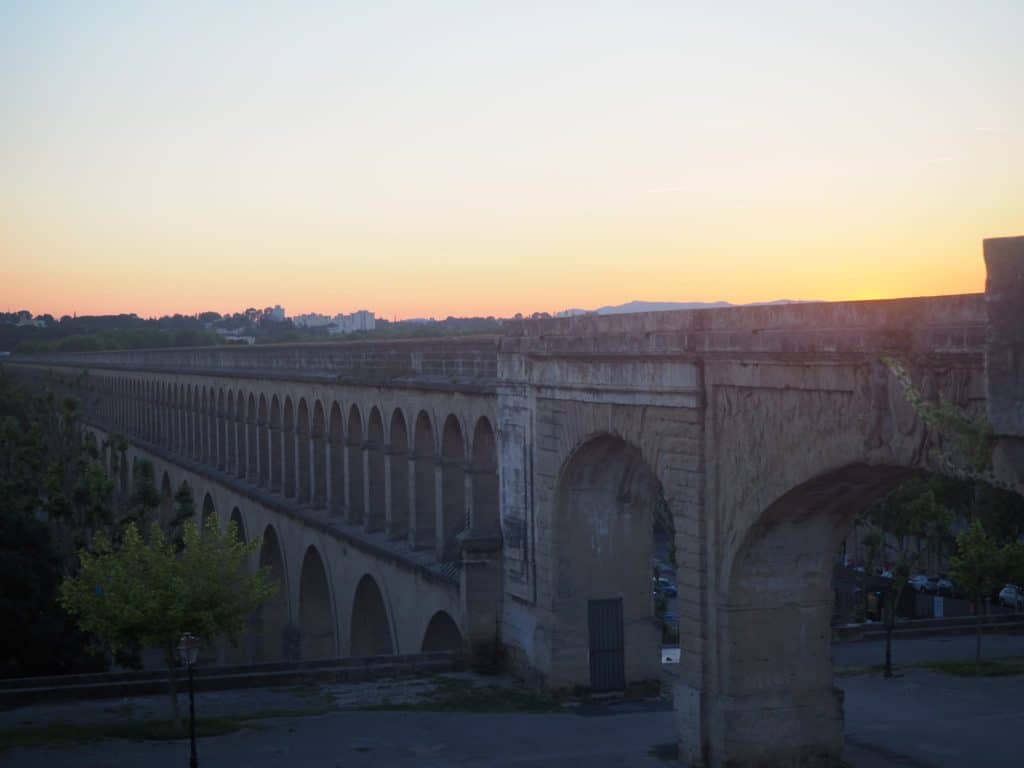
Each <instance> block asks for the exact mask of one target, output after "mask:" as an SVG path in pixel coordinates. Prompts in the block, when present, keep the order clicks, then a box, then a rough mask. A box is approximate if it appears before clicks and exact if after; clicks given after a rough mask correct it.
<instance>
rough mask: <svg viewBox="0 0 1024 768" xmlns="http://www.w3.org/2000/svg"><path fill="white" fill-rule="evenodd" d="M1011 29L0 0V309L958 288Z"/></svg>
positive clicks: (647, 11) (839, 17) (898, 9)
mask: <svg viewBox="0 0 1024 768" xmlns="http://www.w3.org/2000/svg"><path fill="white" fill-rule="evenodd" d="M726 5H728V10H721V9H717V7H718V6H726ZM298 6H303V7H304V8H303V9H302V10H296V8H297V7H298ZM712 6H715V8H716V9H712ZM1022 41H1024V3H1022V2H1021V0H1008V1H1007V2H977V1H976V2H963V3H942V2H897V3H893V2H891V0H890V1H889V2H878V3H868V2H858V3H814V4H782V3H749V4H741V3H735V4H733V3H729V4H726V3H715V4H712V3H704V2H702V3H687V2H681V1H678V0H677V1H676V2H664V3H657V2H640V1H639V0H638V1H635V2H619V3H606V2H599V1H597V0H587V1H586V2H557V3H556V2H550V0H548V1H547V2H537V3H531V2H505V3H497V2H494V3H485V2H475V3H472V2H462V3H449V2H441V1H440V0H433V1H432V2H417V3H413V2H384V1H383V0H373V1H372V2H371V1H370V0H364V1H362V2H332V3H323V4H307V3H284V2H281V3H259V2H254V3H237V2H230V3H218V2H190V1H189V0H176V1H175V2H167V3H143V2H139V3H110V4H107V3H101V2H88V1H83V2H44V1H42V0H40V1H38V2H36V1H29V0H25V1H24V2H13V1H12V0H0V257H2V258H0V265H2V275H0V309H2V310H15V309H22V308H27V309H30V310H32V311H33V312H36V313H42V312H50V313H53V314H55V315H60V314H65V313H68V314H70V313H72V312H77V313H78V314H99V313H114V312H136V313H138V314H140V315H143V316H150V315H159V314H164V313H173V312H183V313H192V312H196V311H202V310H211V309H212V310H216V311H221V312H224V311H233V310H238V309H243V308H245V307H247V306H256V307H263V306H267V305H272V304H277V303H279V304H281V305H283V306H285V307H286V308H287V310H288V312H289V314H297V313H300V312H310V311H319V312H328V313H332V314H333V313H335V312H339V311H345V312H349V311H352V310H354V309H358V308H366V309H371V310H373V311H375V312H377V314H378V315H380V316H384V317H387V318H391V317H393V316H397V317H398V318H402V317H415V316H440V317H443V316H447V315H449V314H455V315H478V314H482V315H492V314H493V315H499V316H505V315H511V314H514V313H515V312H524V313H528V312H534V311H552V312H553V311H557V310H560V309H564V308H567V307H583V308H594V307H597V306H600V305H604V304H618V303H622V302H625V301H629V300H632V299H644V300H652V301H653V300H660V301H713V300H727V301H733V302H748V301H762V300H773V299H781V298H788V299H854V298H878V297H892V296H908V295H925V294H944V293H961V292H973V291H980V290H983V287H984V266H983V263H982V258H981V240H982V238H985V237H994V236H1003V235H1016V234H1024V43H1022Z"/></svg>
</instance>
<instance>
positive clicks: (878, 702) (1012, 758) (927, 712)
mask: <svg viewBox="0 0 1024 768" xmlns="http://www.w3.org/2000/svg"><path fill="white" fill-rule="evenodd" d="M984 642H985V647H986V649H987V652H989V653H990V655H991V656H993V657H994V656H997V655H1001V656H1010V655H1024V637H1021V636H993V637H986V638H985V640H984ZM972 643H973V638H972V637H945V638H914V639H907V640H901V641H900V642H899V643H898V645H897V647H898V649H899V651H898V656H897V658H898V659H899V660H900V661H902V663H911V662H912V661H925V660H934V659H940V658H941V659H949V658H965V657H967V658H969V657H970V656H971V654H972V653H973V648H974V646H973V644H972ZM881 649H882V645H881V644H880V643H876V642H870V643H849V644H844V645H840V646H836V647H835V648H834V649H833V652H834V654H835V656H836V659H837V664H838V665H839V666H844V667H847V668H849V667H865V666H868V665H871V664H876V663H878V660H880V659H881V655H880V653H881ZM417 684H419V683H417ZM417 684H406V683H403V684H399V683H394V685H395V686H399V685H401V686H404V687H406V688H409V687H410V686H413V688H412V689H411V690H410V691H409V693H410V694H412V695H415V687H414V686H415V685H417ZM836 684H837V685H838V686H839V687H840V688H842V689H843V691H844V692H845V710H846V731H847V746H846V751H845V753H844V760H845V761H846V763H847V764H848V765H850V766H852V767H853V768H908V767H909V768H947V767H948V768H954V766H956V767H959V766H978V768H992V767H994V766H1018V765H1021V764H1022V761H1021V754H1022V752H1021V749H1020V748H1019V746H1018V744H1019V741H1020V734H1022V733H1024V696H1022V695H1021V690H1022V687H1021V686H1022V685H1024V678H1022V677H1019V676H1018V677H1003V678H982V679H974V678H959V677H953V676H950V675H944V674H939V673H934V672H929V671H927V670H923V669H907V670H905V671H903V672H901V674H900V675H899V676H898V677H896V678H893V679H891V680H886V679H885V678H883V677H881V675H877V674H856V675H848V676H840V677H838V678H837V680H836ZM371 687H375V686H371ZM343 688H344V689H345V690H346V691H350V692H351V691H352V690H353V689H352V688H351V687H343ZM319 695H320V694H318V693H313V692H310V691H308V690H307V691H300V692H289V691H273V690H267V691H242V692H237V691H236V692H224V693H222V694H203V695H201V696H200V697H199V706H200V711H203V708H204V707H205V708H206V710H205V711H207V712H209V711H210V708H211V707H213V708H217V709H224V710H225V711H227V710H231V711H234V710H235V709H239V708H240V711H251V710H252V709H253V708H255V709H260V708H265V709H275V708H277V707H281V706H284V705H285V704H286V703H288V702H292V705H294V706H308V704H309V703H310V697H311V696H312V700H313V701H316V700H319V699H318V698H317V697H318V696H319ZM395 695H396V694H395V693H394V692H392V693H389V697H394V696H395ZM204 697H205V698H204ZM236 699H238V701H237V702H236ZM243 700H244V702H245V705H244V707H243V705H242V704H241V703H240V702H242V701H243ZM232 702H234V703H232ZM257 702H259V703H260V705H261V706H254V705H255V704H256V703H257ZM347 703H348V704H349V705H351V704H352V703H353V702H351V701H350V702H347ZM236 704H237V705H238V706H237V707H236V706H235V705H236ZM122 706H123V705H122ZM164 706H166V705H165V704H164V703H163V701H162V699H159V698H156V699H154V701H153V702H150V703H148V704H147V703H144V702H137V703H136V704H135V705H133V709H132V713H133V714H136V713H138V714H140V715H143V714H145V713H148V712H149V711H150V709H154V710H156V711H159V710H161V708H162V707H164ZM98 709H102V711H103V712H104V713H105V716H107V717H116V716H118V714H119V712H120V710H119V709H118V706H116V705H115V706H113V707H111V705H109V704H102V705H101V704H100V703H95V704H92V705H85V704H83V705H78V709H77V710H75V709H74V708H71V707H68V706H67V705H53V709H52V711H49V710H47V708H45V707H33V708H25V709H21V710H13V711H10V712H6V713H0V724H3V723H6V724H7V725H8V726H9V725H10V724H12V722H13V723H25V722H27V720H26V718H31V720H32V721H33V722H46V721H51V722H52V720H54V719H61V720H64V719H76V717H75V713H76V711H77V712H78V713H79V714H78V718H77V719H80V720H81V719H83V718H85V719H86V721H92V720H93V719H95V718H96V715H97V710H98ZM253 725H254V727H253V728H250V729H246V730H244V731H240V732H238V733H234V734H230V735H227V736H222V737H217V738H209V739H202V740H201V741H200V750H201V751H200V765H230V766H238V768H272V767H273V768H277V767H278V766H281V765H288V766H296V768H302V767H304V766H310V767H312V766H317V767H318V768H320V767H326V768H363V767H364V766H380V765H387V766H396V768H405V767H407V766H408V767H410V768H411V767H412V766H416V768H443V767H449V768H456V767H458V768H477V767H478V766H479V767H481V768H482V766H498V768H516V767H522V768H547V767H550V768H556V767H558V766H570V765H587V766H588V767H592V768H613V767H617V766H639V767H640V768H643V766H665V765H666V763H665V762H664V760H663V759H662V756H663V755H664V754H665V751H666V749H667V748H669V747H670V745H671V744H672V743H673V741H674V739H675V734H674V729H673V722H672V712H671V711H670V710H669V708H668V707H667V705H665V704H659V703H656V702H655V703H648V704H630V703H626V704H616V705H605V706H597V707H592V708H590V709H587V710H577V711H573V712H565V713H561V712H560V713H554V714H550V713H549V714H465V713H456V712H373V711H358V712H331V713H329V714H323V715H316V716H306V717H281V718H275V719H268V720H259V721H255V722H254V724H253ZM0 762H2V763H3V765H4V766H5V768H51V767H52V768H64V767H67V768H71V767H72V766H74V768H83V767H84V768H108V767H113V766H132V765H145V766H146V768H164V767H165V766H166V768H179V766H182V765H186V764H187V744H186V743H184V742H156V743H140V742H130V741H107V742H100V743H95V744H89V745H81V746H78V747H73V748H65V749H33V750H26V749H16V750H10V751H8V752H6V753H3V754H2V757H0Z"/></svg>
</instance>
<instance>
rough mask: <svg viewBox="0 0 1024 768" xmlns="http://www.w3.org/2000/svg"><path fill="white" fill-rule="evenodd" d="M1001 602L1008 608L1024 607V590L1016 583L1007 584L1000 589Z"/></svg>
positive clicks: (1018, 608) (1019, 608) (1020, 608)
mask: <svg viewBox="0 0 1024 768" xmlns="http://www.w3.org/2000/svg"><path fill="white" fill-rule="evenodd" d="M999 603H1000V604H1001V605H1005V606H1006V607H1007V608H1016V609H1017V610H1018V611H1019V610H1022V609H1024V592H1021V591H1020V587H1018V586H1017V585H1016V584H1007V585H1006V586H1005V587H1003V588H1002V589H1001V590H999Z"/></svg>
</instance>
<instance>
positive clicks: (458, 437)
mask: <svg viewBox="0 0 1024 768" xmlns="http://www.w3.org/2000/svg"><path fill="white" fill-rule="evenodd" d="M465 467H466V446H465V442H464V441H463V439H462V428H461V427H460V426H459V420H458V419H456V418H455V417H454V416H449V417H448V418H447V419H445V422H444V431H443V433H442V438H441V519H440V521H439V522H438V532H439V537H438V542H437V546H438V558H439V559H441V560H445V561H450V560H456V559H458V557H459V546H458V535H459V533H461V532H462V530H463V529H464V528H465V527H466V472H465Z"/></svg>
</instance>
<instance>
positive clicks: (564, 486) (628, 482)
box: [549, 434, 661, 690]
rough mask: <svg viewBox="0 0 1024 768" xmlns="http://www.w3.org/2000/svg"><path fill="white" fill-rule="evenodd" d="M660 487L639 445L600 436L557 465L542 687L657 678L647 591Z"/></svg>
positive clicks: (655, 625) (606, 686)
mask: <svg viewBox="0 0 1024 768" xmlns="http://www.w3.org/2000/svg"><path fill="white" fill-rule="evenodd" d="M660 495H661V494H660V483H659V481H658V478H657V477H656V475H655V473H654V471H653V470H652V469H651V468H650V466H649V465H648V464H647V462H646V461H645V460H644V458H643V456H642V455H641V453H640V450H639V449H638V448H637V447H636V446H634V445H633V444H631V443H628V442H626V441H625V440H623V439H622V438H620V437H617V436H614V435H610V434H602V435H598V436H595V437H593V438H591V439H590V440H588V441H586V442H585V443H584V444H583V445H582V446H580V447H579V448H578V449H577V450H576V451H575V452H574V453H573V454H572V455H571V456H570V457H569V458H568V459H567V461H566V462H565V464H564V465H563V467H562V470H561V472H560V474H559V479H558V486H557V492H556V508H555V509H556V512H555V521H554V528H555V536H554V540H555V550H556V553H557V555H556V556H557V558H558V562H559V563H562V564H565V565H564V567H561V568H559V571H558V575H557V577H556V584H555V597H554V599H553V601H552V603H553V605H552V612H553V614H554V617H555V618H554V624H553V630H552V635H553V637H552V643H551V645H552V654H551V673H550V676H549V677H550V684H551V685H552V686H553V687H564V686H575V685H583V686H587V687H589V688H591V689H594V690H618V689H622V688H624V687H626V686H627V685H629V684H632V683H640V682H646V681H652V680H659V679H660V676H661V625H660V622H659V621H658V620H657V618H656V616H655V605H654V597H653V594H652V580H651V578H652V576H651V574H652V561H653V557H654V508H655V505H656V503H657V500H658V498H659V496H660Z"/></svg>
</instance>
